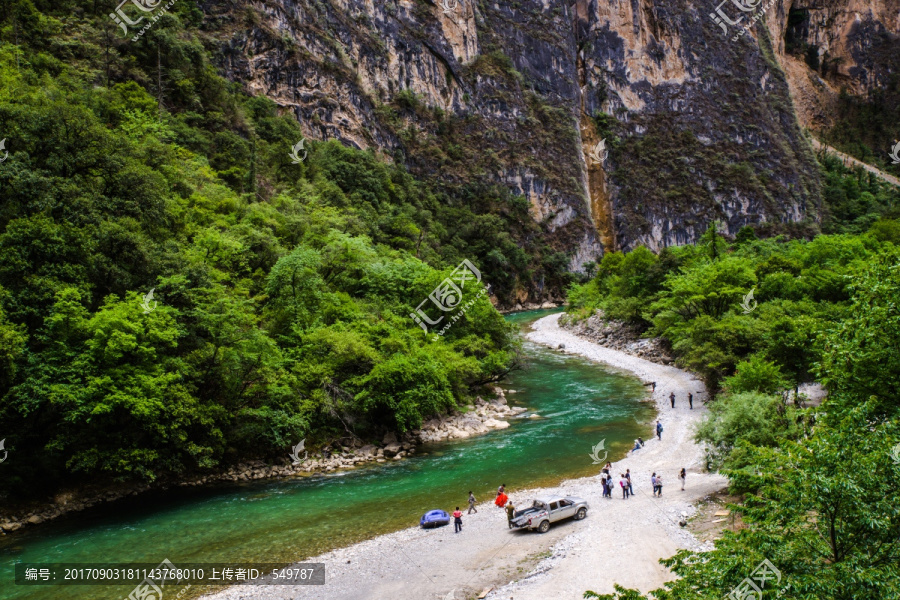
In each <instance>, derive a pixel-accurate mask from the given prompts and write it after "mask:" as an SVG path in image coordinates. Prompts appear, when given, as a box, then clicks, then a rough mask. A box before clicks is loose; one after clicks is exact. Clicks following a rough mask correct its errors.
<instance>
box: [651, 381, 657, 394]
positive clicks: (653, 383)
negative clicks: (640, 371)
mask: <svg viewBox="0 0 900 600" xmlns="http://www.w3.org/2000/svg"><path fill="white" fill-rule="evenodd" d="M650 385H652V386H653V389H651V390H650V391H652V392H655V391H656V382H655V381H653V382H651V383H650Z"/></svg>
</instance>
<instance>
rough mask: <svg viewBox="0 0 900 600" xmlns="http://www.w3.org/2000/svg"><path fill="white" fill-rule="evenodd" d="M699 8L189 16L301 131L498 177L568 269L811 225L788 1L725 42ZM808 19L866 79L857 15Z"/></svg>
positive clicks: (424, 173) (275, 2)
mask: <svg viewBox="0 0 900 600" xmlns="http://www.w3.org/2000/svg"><path fill="white" fill-rule="evenodd" d="M733 1H735V2H737V1H739V0H733ZM805 1H806V2H807V3H810V4H811V1H810V0H805ZM856 1H857V0H853V1H852V2H851V4H852V3H853V2H856ZM758 2H759V0H757V3H758ZM817 2H818V4H816V6H817V7H818V6H821V5H822V4H823V2H822V0H817ZM897 2H900V0H878V2H876V3H881V4H883V5H884V9H883V10H881V9H879V10H877V11H874V12H872V14H873V15H875V14H876V13H877V15H879V16H877V18H876V17H873V19H876V20H875V21H873V22H877V23H881V22H882V21H878V19H887V18H888V16H889V15H890V13H891V10H893V15H894V18H895V19H896V14H897V12H896V10H895V9H892V8H891V6H893V5H895V4H896V3H897ZM858 3H859V4H862V0H859V1H858ZM708 4H709V5H708V6H707V3H706V0H704V2H703V3H700V4H697V3H691V2H688V1H686V0H668V1H667V2H660V1H658V0H604V1H602V2H600V1H597V0H575V2H574V3H572V4H569V3H562V4H557V3H551V2H545V1H539V0H520V1H518V2H513V3H496V2H486V1H481V2H478V3H473V2H470V1H463V0H439V2H438V3H433V2H429V1H426V0H385V1H379V2H374V1H372V0H360V1H350V0H342V1H341V0H271V1H269V2H266V3H259V2H243V1H240V0H238V1H235V2H232V3H228V4H227V5H226V4H220V3H213V2H207V3H205V4H204V5H203V10H204V13H205V21H204V26H205V29H206V31H207V32H208V34H209V38H210V44H214V45H216V46H217V47H218V49H219V51H220V56H221V66H222V68H223V69H224V70H225V71H226V73H227V74H228V75H229V76H230V77H231V78H232V79H234V80H235V81H239V82H242V83H243V84H244V85H246V86H247V87H248V88H249V89H250V90H252V91H253V92H254V93H258V94H264V95H266V96H269V97H270V98H272V99H273V100H275V101H276V102H277V103H278V104H279V105H280V106H282V107H283V108H284V109H285V110H290V111H293V112H294V114H296V116H297V118H298V119H299V120H300V122H301V123H302V126H303V128H304V132H305V133H306V135H307V136H308V137H310V138H314V139H327V138H336V139H339V140H341V141H342V142H344V143H346V144H351V145H354V146H357V147H360V148H373V149H376V150H379V151H383V152H384V153H385V155H386V156H387V157H389V158H391V159H393V160H399V161H403V162H405V163H406V164H407V165H408V166H409V168H410V169H411V170H412V171H413V172H414V173H416V174H417V175H419V176H421V177H426V178H431V179H435V180H438V181H440V182H441V184H442V185H443V186H445V189H448V190H450V191H452V192H454V193H465V190H471V189H472V185H473V184H495V185H496V184H500V185H503V186H505V187H507V188H508V189H510V190H511V191H513V192H514V193H516V194H520V195H522V196H524V197H526V198H527V199H528V201H529V202H530V205H531V215H532V217H533V218H534V219H535V220H536V221H537V222H538V223H540V224H541V231H542V232H543V235H544V236H545V237H546V239H547V241H548V242H549V243H550V244H551V245H552V246H553V247H555V248H556V249H557V250H563V251H565V252H566V253H568V255H569V256H570V257H571V265H572V267H573V268H576V269H579V268H581V266H582V265H583V263H584V262H586V261H590V260H596V259H597V258H598V257H599V256H600V255H601V254H602V252H603V251H604V249H605V250H610V249H629V248H633V247H635V246H636V245H639V244H644V245H647V246H648V247H650V248H653V249H659V248H662V247H664V246H667V245H672V244H683V243H687V242H691V241H694V240H696V239H697V238H698V236H699V235H700V234H701V233H702V232H703V231H704V230H705V229H706V227H707V226H708V224H709V223H710V221H713V220H717V221H721V222H722V223H723V225H724V230H726V231H728V232H730V233H735V232H736V231H737V230H738V229H739V228H740V227H742V226H744V225H755V226H758V227H759V228H762V229H763V230H769V231H784V230H785V229H791V228H792V227H796V224H798V223H808V222H814V221H815V220H816V218H817V214H818V213H817V204H818V197H819V193H820V181H819V176H818V172H817V169H816V166H815V160H814V156H813V154H812V152H811V150H810V147H809V144H808V141H807V140H806V139H805V138H804V136H803V135H802V133H801V130H800V128H799V126H798V122H797V118H796V115H795V112H794V109H793V106H792V103H791V98H790V92H789V86H788V82H789V80H790V77H788V78H786V77H785V71H787V72H788V73H791V70H790V66H788V67H785V69H784V70H783V68H782V67H783V65H790V64H792V63H790V61H789V57H790V56H792V55H790V53H786V52H785V49H784V46H785V44H784V36H785V33H786V32H787V31H789V30H790V31H791V32H794V33H796V31H798V29H797V27H796V25H794V24H792V23H791V24H789V23H788V19H789V17H790V15H792V14H793V15H796V14H797V13H796V11H795V8H796V7H799V6H801V2H800V1H799V0H797V1H796V2H793V3H792V2H790V1H787V0H778V3H777V4H775V5H774V6H772V8H771V9H770V10H769V11H768V13H767V16H766V19H762V20H760V22H759V23H757V25H756V26H755V27H754V28H752V29H751V31H750V35H745V36H742V37H740V38H739V39H737V40H734V41H732V40H731V36H730V32H729V34H727V35H726V34H723V31H722V30H721V29H720V25H718V24H717V23H716V22H715V21H714V20H713V19H711V18H710V17H709V13H710V12H713V11H714V10H715V8H716V7H715V5H714V2H713V0H709V2H708ZM824 4H825V5H828V4H834V5H835V6H837V4H838V2H837V0H834V1H833V2H831V1H830V0H825V1H824ZM808 10H809V13H810V18H809V27H808V29H802V28H801V29H802V31H803V32H805V36H806V38H804V39H813V40H818V41H819V46H818V47H819V48H820V50H821V51H823V52H825V53H826V54H827V55H828V56H829V57H837V56H841V57H844V56H852V57H854V58H853V60H854V61H856V63H855V64H856V65H857V66H858V67H861V68H867V67H866V65H868V62H867V61H868V60H869V59H868V58H866V56H862V55H860V54H859V52H858V51H857V50H858V46H859V45H858V44H856V42H854V41H853V40H857V39H864V38H865V36H867V35H870V34H869V33H866V31H868V30H866V29H865V26H863V29H860V27H861V26H858V25H854V23H855V21H854V22H851V20H852V19H851V17H850V15H851V14H853V10H852V9H849V8H846V7H844V8H843V9H839V8H834V9H832V11H831V12H828V10H826V9H820V8H809V9H808ZM792 11H795V12H793V13H792ZM823 11H824V12H823ZM879 11H880V12H879ZM870 12H871V11H870ZM764 23H767V24H768V29H767V28H766V27H764V26H763V24H764ZM872 27H875V28H876V29H877V27H878V26H877V25H872ZM769 31H771V32H772V33H771V34H770V33H769ZM854 32H856V33H854ZM792 35H793V34H792ZM859 36H863V37H862V38H860V37H859ZM854 44H856V45H854ZM822 49H824V50H822ZM871 60H876V58H875V57H872V59H871ZM841 64H842V65H844V66H842V67H840V68H836V69H835V71H834V77H849V78H850V79H851V80H853V81H856V82H858V84H859V85H862V86H869V85H877V83H878V76H877V75H873V74H872V73H874V72H872V73H870V72H868V71H867V73H866V74H865V76H862V75H861V74H860V72H859V70H858V69H857V68H856V67H847V66H846V65H845V63H841ZM876 70H877V69H876ZM845 72H846V75H844V73H845ZM601 141H602V142H603V144H602V146H605V148H604V147H600V148H598V144H599V143H600V142H601Z"/></svg>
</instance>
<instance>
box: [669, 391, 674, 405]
mask: <svg viewBox="0 0 900 600" xmlns="http://www.w3.org/2000/svg"><path fill="white" fill-rule="evenodd" d="M669 400H670V401H671V402H672V408H675V392H672V393H671V394H669Z"/></svg>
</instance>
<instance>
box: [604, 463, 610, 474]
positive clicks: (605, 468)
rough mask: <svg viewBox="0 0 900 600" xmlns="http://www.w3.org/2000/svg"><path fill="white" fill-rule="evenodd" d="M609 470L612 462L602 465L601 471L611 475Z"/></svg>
mask: <svg viewBox="0 0 900 600" xmlns="http://www.w3.org/2000/svg"><path fill="white" fill-rule="evenodd" d="M610 471H612V463H606V466H605V467H603V472H604V473H606V474H607V475H611V474H610Z"/></svg>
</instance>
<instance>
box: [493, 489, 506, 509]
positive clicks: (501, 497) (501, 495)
mask: <svg viewBox="0 0 900 600" xmlns="http://www.w3.org/2000/svg"><path fill="white" fill-rule="evenodd" d="M505 490H506V484H505V483H504V484H503V485H501V486H500V487H499V488H497V498H496V499H495V500H494V504H496V505H497V506H499V507H500V508H503V507H504V506H506V502H507V501H508V500H509V496H507V495H506V493H505Z"/></svg>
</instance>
